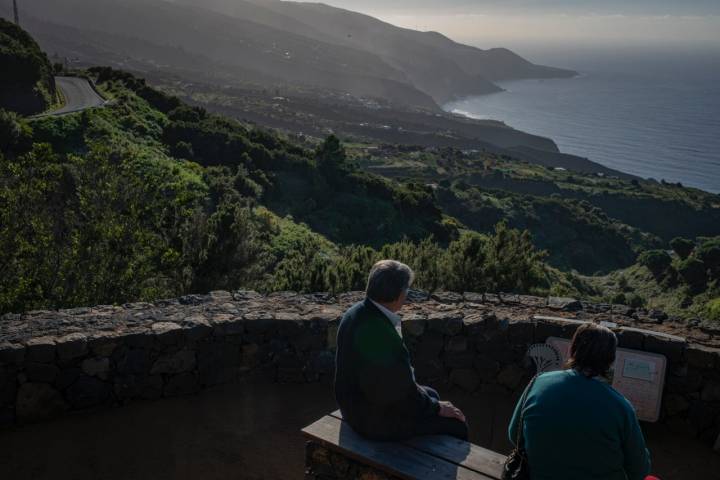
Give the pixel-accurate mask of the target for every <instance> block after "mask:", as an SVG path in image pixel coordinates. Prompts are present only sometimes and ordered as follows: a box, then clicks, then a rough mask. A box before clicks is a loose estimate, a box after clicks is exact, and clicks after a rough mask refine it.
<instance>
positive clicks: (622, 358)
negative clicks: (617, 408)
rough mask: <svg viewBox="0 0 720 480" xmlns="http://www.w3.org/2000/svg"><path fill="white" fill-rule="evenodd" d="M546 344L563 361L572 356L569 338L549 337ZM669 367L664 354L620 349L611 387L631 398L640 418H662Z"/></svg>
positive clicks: (650, 420)
mask: <svg viewBox="0 0 720 480" xmlns="http://www.w3.org/2000/svg"><path fill="white" fill-rule="evenodd" d="M546 343H548V344H549V345H552V346H553V347H555V348H556V349H557V350H558V352H560V355H562V357H563V364H564V363H565V362H566V361H567V358H568V356H569V352H570V340H567V339H565V338H557V337H550V338H548V339H547V341H546ZM666 366H667V359H666V358H665V356H664V355H659V354H656V353H647V352H641V351H639V350H628V349H625V348H618V349H617V358H616V359H615V366H614V369H613V370H614V372H613V378H612V386H613V388H615V390H617V391H618V392H620V393H622V394H623V395H624V396H625V398H627V399H628V400H630V403H632V405H633V406H634V407H635V411H636V412H637V416H638V418H639V419H640V420H643V421H645V422H657V421H658V419H659V418H660V405H661V402H662V393H663V388H664V386H665V369H666Z"/></svg>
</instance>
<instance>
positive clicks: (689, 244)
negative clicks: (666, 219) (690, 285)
mask: <svg viewBox="0 0 720 480" xmlns="http://www.w3.org/2000/svg"><path fill="white" fill-rule="evenodd" d="M670 246H671V247H672V249H673V251H674V252H675V253H676V254H677V256H678V257H680V259H682V260H685V259H686V258H688V257H689V256H690V254H692V252H693V250H694V249H695V242H693V241H692V240H688V239H687V238H681V237H676V238H673V239H672V240H671V241H670Z"/></svg>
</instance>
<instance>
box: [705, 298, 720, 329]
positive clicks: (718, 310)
mask: <svg viewBox="0 0 720 480" xmlns="http://www.w3.org/2000/svg"><path fill="white" fill-rule="evenodd" d="M705 315H706V316H707V320H708V321H710V322H713V323H720V298H715V299H713V300H710V301H709V302H708V303H707V304H706V305H705Z"/></svg>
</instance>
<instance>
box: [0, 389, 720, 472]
mask: <svg viewBox="0 0 720 480" xmlns="http://www.w3.org/2000/svg"><path fill="white" fill-rule="evenodd" d="M450 398H451V400H453V401H454V402H455V403H456V404H457V405H458V406H460V407H461V408H463V409H464V410H465V412H466V414H467V416H468V418H469V419H470V424H471V440H472V441H473V442H474V443H477V444H480V445H483V446H486V447H490V448H492V449H494V450H498V451H507V449H508V448H509V444H508V442H507V439H506V433H505V432H506V426H507V421H508V419H509V417H510V413H511V410H512V408H513V406H514V401H513V399H510V398H507V397H506V396H500V395H496V396H482V397H481V396H461V395H457V394H451V395H450ZM334 408H335V402H334V399H333V395H332V388H331V387H329V386H324V385H267V384H248V385H233V386H226V387H221V388H217V389H214V390H209V391H206V392H203V393H201V394H200V395H197V396H191V397H184V398H174V399H165V400H161V401H157V402H146V403H137V404H133V405H129V406H126V407H123V408H119V409H113V410H105V411H98V412H91V413H84V414H78V415H73V416H68V417H65V418H62V419H59V420H56V421H53V422H49V423H43V424H37V425H28V426H25V427H22V428H18V429H14V430H10V431H4V432H0V479H2V480H5V479H8V480H10V479H12V480H31V479H32V480H44V479H48V480H49V479H52V480H121V479H132V480H144V479H148V480H149V479H152V480H165V479H167V480H170V479H172V480H183V479H192V480H196V479H203V480H226V479H227V480H230V479H233V480H237V479H250V480H264V479H268V480H269V479H288V480H292V479H297V480H300V479H302V478H303V471H304V440H303V438H302V436H301V435H300V432H299V431H300V429H301V428H302V427H304V426H305V425H307V424H309V423H311V422H312V421H314V420H316V419H317V418H319V417H321V416H322V415H324V414H326V413H328V412H330V411H332V410H333V409H334ZM647 434H648V437H649V441H650V446H651V449H652V453H653V461H654V465H655V472H656V473H657V474H658V475H660V477H661V478H662V479H663V480H675V479H677V480H685V479H688V480H689V479H699V478H708V479H709V478H718V477H717V475H718V474H717V472H720V455H718V454H715V453H713V452H712V451H711V450H710V448H708V447H707V446H704V445H702V444H700V443H698V442H692V441H687V440H686V439H681V438H676V437H674V436H673V435H671V434H670V433H669V432H667V431H665V430H664V429H663V428H662V427H657V426H650V427H648V428H647Z"/></svg>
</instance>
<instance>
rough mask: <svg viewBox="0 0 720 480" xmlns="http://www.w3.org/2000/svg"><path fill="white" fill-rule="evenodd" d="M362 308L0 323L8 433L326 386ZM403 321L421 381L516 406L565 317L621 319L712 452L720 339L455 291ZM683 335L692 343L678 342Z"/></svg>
mask: <svg viewBox="0 0 720 480" xmlns="http://www.w3.org/2000/svg"><path fill="white" fill-rule="evenodd" d="M361 298H362V294H361V293H349V294H344V295H340V296H337V297H332V296H329V295H324V294H317V295H297V294H294V293H280V294H273V295H269V296H261V295H259V294H257V293H253V292H235V293H228V292H214V293H212V294H209V295H194V296H186V297H182V298H179V299H174V300H165V301H160V302H155V303H152V304H149V303H135V304H128V305H124V306H100V307H94V308H81V309H73V310H61V311H37V312H28V313H25V314H22V315H5V316H4V317H1V318H0V424H1V425H3V426H10V425H14V424H21V423H25V422H29V421H38V420H43V419H48V418H53V417H56V416H58V415H62V414H64V413H65V412H68V411H73V410H85V409H94V408H102V407H111V406H120V405H123V404H126V403H128V402H131V401H138V400H156V399H160V398H163V397H172V396H177V395H187V394H192V393H196V392H198V391H200V390H202V389H205V388H208V387H212V386H216V385H221V384H227V383H235V382H239V381H243V380H257V381H270V382H331V381H332V375H333V366H334V350H335V337H336V335H337V327H338V323H339V320H340V318H341V316H342V313H343V311H344V310H345V309H346V308H347V307H349V306H350V305H351V304H352V303H354V302H356V301H358V300H360V299H361ZM403 312H404V314H403V337H404V338H405V341H406V343H407V345H408V347H409V349H410V351H411V355H412V357H413V362H414V365H415V369H416V374H417V377H418V379H419V381H421V382H425V383H428V384H431V385H433V386H437V387H440V388H450V389H460V390H463V391H466V392H472V393H476V394H483V393H489V392H494V393H498V392H500V393H503V392H504V393H508V394H516V395H517V394H518V393H519V392H520V391H521V390H522V389H523V388H524V386H525V385H526V383H527V381H528V379H529V378H530V377H531V376H532V374H533V373H534V367H533V365H532V364H531V362H530V361H529V359H528V358H527V356H526V352H527V348H528V346H529V345H531V344H533V343H539V342H544V341H545V340H546V339H547V338H548V337H550V336H557V337H564V338H570V337H571V336H572V334H573V333H574V331H575V329H576V328H577V326H578V322H577V321H572V320H571V319H580V320H585V321H600V320H605V321H613V322H616V323H618V328H617V332H618V336H619V339H620V345H621V346H622V347H625V348H632V349H637V350H643V351H647V352H653V353H660V354H663V355H665V356H666V357H667V359H668V369H667V377H666V386H665V393H664V398H663V407H662V415H661V421H662V422H664V423H667V424H669V425H670V426H672V428H674V429H676V430H677V431H678V433H682V434H687V435H691V436H700V437H701V438H703V439H706V440H707V441H708V442H712V441H714V440H715V438H716V437H717V435H718V432H720V349H718V348H717V346H718V345H717V343H716V341H717V338H718V337H717V336H716V335H715V333H716V332H709V331H705V330H700V329H697V328H688V327H687V325H680V324H674V323H673V322H672V321H671V320H669V319H667V317H665V318H663V316H662V315H660V314H658V313H656V312H643V311H629V310H628V309H626V308H625V307H621V309H620V310H616V307H612V306H604V305H591V304H585V303H581V302H576V301H574V300H571V299H542V298H536V297H517V296H505V297H498V296H495V295H477V294H465V295H459V294H453V293H447V294H439V295H435V296H434V297H433V298H431V299H427V300H426V299H424V298H421V297H419V296H416V297H414V299H413V302H412V303H410V304H409V305H407V306H406V307H405V309H404V310H403ZM560 317H567V318H560ZM639 324H640V325H639ZM638 326H642V327H644V328H652V329H653V330H656V331H653V332H651V331H644V330H641V329H638V328H637V327H638ZM683 332H684V333H686V334H687V335H686V337H687V338H689V339H690V341H688V340H686V338H685V337H680V336H679V335H678V334H679V333H683Z"/></svg>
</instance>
